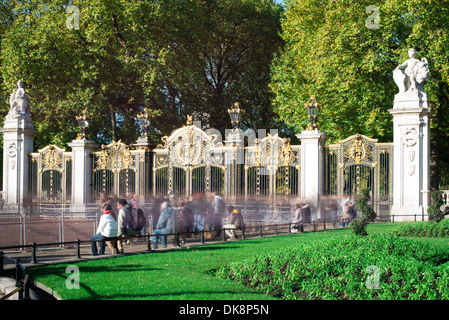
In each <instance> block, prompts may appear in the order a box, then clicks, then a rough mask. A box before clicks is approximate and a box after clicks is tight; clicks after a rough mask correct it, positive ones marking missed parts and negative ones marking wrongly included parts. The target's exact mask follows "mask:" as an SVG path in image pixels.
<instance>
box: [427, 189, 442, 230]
mask: <svg viewBox="0 0 449 320" xmlns="http://www.w3.org/2000/svg"><path fill="white" fill-rule="evenodd" d="M442 193H443V192H442V191H439V190H435V191H433V192H432V193H431V194H430V197H431V198H432V204H431V205H430V206H429V208H427V213H428V214H429V216H432V217H434V219H435V221H436V222H440V221H441V220H443V219H444V213H443V211H441V210H440V208H441V206H442V205H443V204H444V203H443V200H442V199H441V194H442Z"/></svg>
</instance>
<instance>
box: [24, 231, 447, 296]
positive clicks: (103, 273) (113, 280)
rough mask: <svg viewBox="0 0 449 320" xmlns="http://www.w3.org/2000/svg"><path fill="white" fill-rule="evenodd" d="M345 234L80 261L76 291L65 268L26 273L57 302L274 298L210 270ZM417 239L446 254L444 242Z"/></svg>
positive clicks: (317, 234) (297, 236)
mask: <svg viewBox="0 0 449 320" xmlns="http://www.w3.org/2000/svg"><path fill="white" fill-rule="evenodd" d="M396 225H397V224H396ZM393 226H395V224H392V223H382V224H380V223H379V224H371V225H369V227H368V232H369V233H370V234H378V233H381V232H384V231H386V230H388V229H390V228H392V227H393ZM349 234H351V230H350V229H349V228H342V229H335V230H327V231H318V232H310V233H302V234H289V235H282V236H276V237H267V238H257V239H251V240H240V241H234V242H227V243H223V244H216V245H204V246H200V247H192V248H183V249H180V250H174V251H168V252H153V253H145V254H138V255H132V256H123V257H111V258H107V259H99V260H90V261H85V262H80V263H77V264H76V266H77V267H78V268H79V271H80V288H79V289H68V288H67V287H66V279H67V277H68V276H70V275H71V274H70V273H66V268H67V266H68V264H67V265H55V266H46V267H36V268H33V269H32V270H31V275H32V277H33V278H34V279H35V280H36V281H38V282H41V283H43V284H44V285H46V286H48V287H50V288H52V289H53V290H55V291H56V292H57V293H58V294H59V295H60V296H61V297H62V298H63V299H139V300H140V299H176V300H178V299H179V300H181V299H188V300H195V299H214V300H239V299H245V300H251V299H258V300H264V299H275V298H274V297H272V296H270V295H267V294H265V293H262V292H258V291H256V290H253V289H251V288H248V287H246V286H245V285H243V284H239V283H237V282H235V281H232V280H229V279H223V278H220V277H215V276H212V275H211V271H212V270H217V269H220V268H221V267H223V266H227V265H230V264H231V263H236V262H242V261H246V260H247V259H248V258H251V257H254V256H256V255H258V254H260V253H270V252H275V251H278V250H279V249H282V248H286V247H288V246H294V245H296V244H298V243H307V242H309V241H311V242H314V241H317V240H323V239H330V238H332V237H342V236H343V237H344V236H345V235H349ZM418 241H421V240H418ZM423 241H427V242H429V243H431V244H432V245H433V246H437V247H438V248H441V249H444V250H447V251H448V252H449V240H448V239H447V238H442V239H423Z"/></svg>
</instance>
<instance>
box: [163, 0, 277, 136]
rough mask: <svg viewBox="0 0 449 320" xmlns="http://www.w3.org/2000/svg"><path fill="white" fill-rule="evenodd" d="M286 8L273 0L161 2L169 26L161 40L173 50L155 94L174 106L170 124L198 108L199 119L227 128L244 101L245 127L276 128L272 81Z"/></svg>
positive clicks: (173, 0) (220, 127) (169, 0)
mask: <svg viewBox="0 0 449 320" xmlns="http://www.w3.org/2000/svg"><path fill="white" fill-rule="evenodd" d="M282 12H283V9H282V7H281V6H279V5H277V4H276V3H274V1H272V0H245V1H243V0H237V1H236V0H222V1H214V0H206V1H204V0H191V1H180V0H167V1H163V2H161V18H160V19H161V24H162V25H164V26H165V28H166V29H167V31H166V32H163V33H162V34H161V41H163V43H164V45H165V46H166V47H167V48H169V49H168V51H167V56H166V64H165V66H164V71H163V72H162V73H161V74H160V77H159V78H158V80H157V86H158V96H157V97H156V99H157V100H158V101H160V103H161V104H163V105H164V108H167V109H168V110H170V111H173V112H170V113H169V114H167V116H168V118H167V120H169V122H170V124H172V125H173V124H178V125H180V124H181V123H182V122H184V120H183V118H185V116H186V115H187V114H191V113H193V112H196V114H197V115H198V117H197V120H201V121H202V122H203V123H206V122H207V123H208V124H209V126H210V127H213V128H216V129H219V130H221V131H222V132H224V130H225V129H226V128H230V122H229V120H228V119H229V115H228V112H227V110H228V109H229V108H230V107H231V106H233V105H234V103H235V102H236V101H239V102H240V105H241V106H242V107H243V108H244V109H245V110H246V116H245V119H244V122H245V125H246V126H248V127H252V128H254V129H256V128H273V127H275V125H276V122H275V121H273V117H274V115H275V114H274V113H273V108H272V106H271V95H270V92H269V87H268V84H269V82H270V64H271V60H272V57H273V54H274V53H275V52H276V51H277V50H278V49H279V47H280V46H281V45H282V39H281V37H280V35H279V33H280V31H281V24H280V19H281V15H282ZM180 118H181V119H180ZM181 121H182V122H181Z"/></svg>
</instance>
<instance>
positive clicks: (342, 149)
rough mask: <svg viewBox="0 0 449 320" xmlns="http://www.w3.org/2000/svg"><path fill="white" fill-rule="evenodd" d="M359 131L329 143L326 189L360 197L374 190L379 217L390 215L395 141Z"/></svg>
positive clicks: (326, 159)
mask: <svg viewBox="0 0 449 320" xmlns="http://www.w3.org/2000/svg"><path fill="white" fill-rule="evenodd" d="M377 141H378V140H377V139H370V138H368V137H366V136H364V135H361V134H356V135H353V136H351V137H349V138H347V139H344V140H341V141H339V144H333V145H328V146H326V147H325V152H326V157H325V175H324V176H325V189H326V190H325V192H326V194H328V195H336V196H338V197H344V196H348V197H351V198H356V197H357V194H358V192H359V191H360V190H362V189H365V188H369V189H370V190H371V206H372V207H373V209H374V211H376V213H377V214H378V216H379V217H382V216H389V215H390V209H391V205H392V201H393V187H392V183H393V172H392V170H393V143H378V142H377Z"/></svg>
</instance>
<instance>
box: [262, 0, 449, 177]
mask: <svg viewBox="0 0 449 320" xmlns="http://www.w3.org/2000/svg"><path fill="white" fill-rule="evenodd" d="M372 4H373V3H372V1H364V0H362V1H360V0H357V1H356V0H324V1H321V0H320V1H316V0H303V1H295V0H286V13H285V16H284V18H283V21H282V29H283V33H282V36H283V39H284V41H285V46H284V49H283V50H282V52H281V53H280V54H279V55H277V57H276V58H275V59H274V62H273V65H272V71H273V74H272V83H271V85H270V86H271V89H272V91H273V93H274V95H275V98H274V100H273V104H274V106H275V110H276V113H277V114H278V115H279V117H280V119H281V120H283V121H285V122H286V123H287V124H288V125H291V126H293V127H294V128H295V129H296V131H300V130H304V129H305V128H306V126H307V121H308V118H307V113H306V110H305V108H304V103H305V102H307V101H308V99H309V98H310V96H312V95H314V96H315V98H316V99H317V101H318V102H319V103H320V104H321V105H322V108H321V109H320V110H319V115H318V127H319V128H320V129H322V130H323V131H325V132H326V133H327V134H328V136H329V137H330V139H329V143H332V142H335V141H338V140H339V139H343V138H346V137H347V136H349V135H352V134H356V133H361V134H365V135H367V136H370V137H372V138H378V139H379V140H380V141H391V140H392V129H393V125H392V116H391V115H390V114H389V112H388V109H391V108H392V107H393V100H394V95H395V94H396V93H397V92H398V89H397V87H396V85H395V83H394V81H393V79H392V71H393V70H394V69H395V68H396V66H397V65H399V64H401V63H402V62H404V61H405V60H406V59H407V58H408V57H407V51H408V49H410V48H415V49H416V50H417V51H418V52H419V56H418V58H421V57H426V58H427V60H428V61H429V68H430V72H431V80H430V81H429V82H428V83H427V85H426V86H425V91H426V92H427V94H428V96H429V98H430V100H431V103H432V109H433V111H434V116H433V118H432V125H431V136H432V141H433V142H434V145H432V147H433V148H432V150H433V151H432V152H433V154H432V159H433V161H434V162H433V165H432V168H433V169H434V170H438V168H441V167H444V166H446V167H448V163H449V162H448V159H449V157H448V155H449V154H448V151H447V150H449V149H448V147H449V145H448V141H449V140H448V138H449V137H448V132H447V130H446V128H445V126H446V124H447V123H448V122H447V120H448V113H447V110H448V106H449V20H448V19H447V17H448V16H449V2H448V1H447V0H439V1H427V0H388V1H381V2H378V3H377V4H376V7H377V8H378V17H379V18H380V19H379V21H374V22H377V23H378V26H372V22H373V20H374V19H373V14H375V13H373V11H371V10H367V8H368V7H369V6H371V5H372ZM367 12H368V13H367ZM433 176H434V177H436V178H439V176H440V174H438V172H436V171H434V175H433ZM448 182H449V180H448V181H446V183H448ZM433 183H434V186H435V185H437V184H438V181H435V180H434V181H433Z"/></svg>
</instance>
